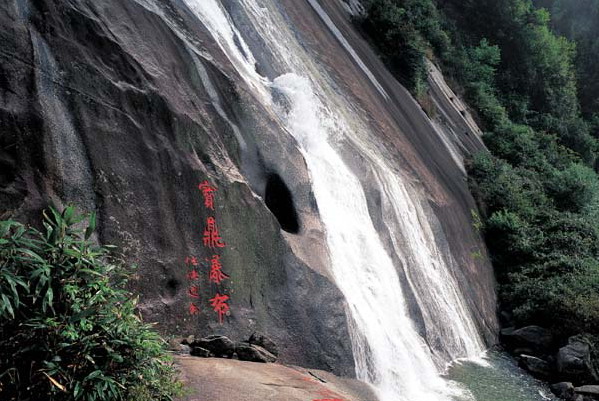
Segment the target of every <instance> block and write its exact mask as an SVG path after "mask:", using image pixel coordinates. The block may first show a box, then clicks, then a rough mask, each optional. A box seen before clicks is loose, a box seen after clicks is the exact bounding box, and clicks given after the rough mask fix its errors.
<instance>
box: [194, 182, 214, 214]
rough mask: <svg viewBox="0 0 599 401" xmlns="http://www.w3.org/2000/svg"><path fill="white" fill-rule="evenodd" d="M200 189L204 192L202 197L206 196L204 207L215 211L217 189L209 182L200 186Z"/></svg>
mask: <svg viewBox="0 0 599 401" xmlns="http://www.w3.org/2000/svg"><path fill="white" fill-rule="evenodd" d="M198 189H199V190H200V191H202V195H203V196H204V206H206V208H208V209H210V210H214V192H216V188H214V187H213V186H212V185H210V183H209V182H208V181H204V182H202V183H201V184H200V185H198Z"/></svg>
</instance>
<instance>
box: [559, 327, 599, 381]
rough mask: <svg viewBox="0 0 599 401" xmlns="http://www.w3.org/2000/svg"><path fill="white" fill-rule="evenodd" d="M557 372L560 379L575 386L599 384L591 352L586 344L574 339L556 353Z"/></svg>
mask: <svg viewBox="0 0 599 401" xmlns="http://www.w3.org/2000/svg"><path fill="white" fill-rule="evenodd" d="M557 372H558V374H559V377H560V378H564V379H566V380H570V381H572V382H573V383H575V384H580V383H594V382H599V378H598V377H597V372H596V371H595V368H594V366H593V364H592V362H591V350H590V346H589V344H588V343H587V342H585V341H584V340H581V339H577V338H575V337H573V338H570V339H569V340H568V344H567V345H565V346H564V347H562V348H560V349H559V351H558V353H557Z"/></svg>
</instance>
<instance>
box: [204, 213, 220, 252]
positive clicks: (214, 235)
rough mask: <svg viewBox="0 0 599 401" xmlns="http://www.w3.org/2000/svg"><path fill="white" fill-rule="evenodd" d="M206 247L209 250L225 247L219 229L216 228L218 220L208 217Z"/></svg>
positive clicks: (205, 231) (205, 233)
mask: <svg viewBox="0 0 599 401" xmlns="http://www.w3.org/2000/svg"><path fill="white" fill-rule="evenodd" d="M204 246H206V247H208V248H224V247H225V243H224V242H222V238H221V236H220V235H219V233H218V227H217V226H216V219H215V218H214V217H208V218H207V219H206V229H205V230H204Z"/></svg>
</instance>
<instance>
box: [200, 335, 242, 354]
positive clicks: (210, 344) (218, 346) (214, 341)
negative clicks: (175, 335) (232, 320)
mask: <svg viewBox="0 0 599 401" xmlns="http://www.w3.org/2000/svg"><path fill="white" fill-rule="evenodd" d="M190 346H191V349H192V350H193V349H195V348H203V349H205V350H208V351H209V352H210V353H212V354H213V355H214V356H216V357H219V358H232V357H233V354H234V353H235V343H234V342H233V341H231V340H230V339H229V338H228V337H225V336H208V337H205V338H201V339H199V340H194V341H193V342H192V343H191V344H190Z"/></svg>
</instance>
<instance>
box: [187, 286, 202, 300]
mask: <svg viewBox="0 0 599 401" xmlns="http://www.w3.org/2000/svg"><path fill="white" fill-rule="evenodd" d="M188 294H189V296H190V297H192V298H199V297H200V287H199V286H197V285H192V286H191V287H189V291H188Z"/></svg>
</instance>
